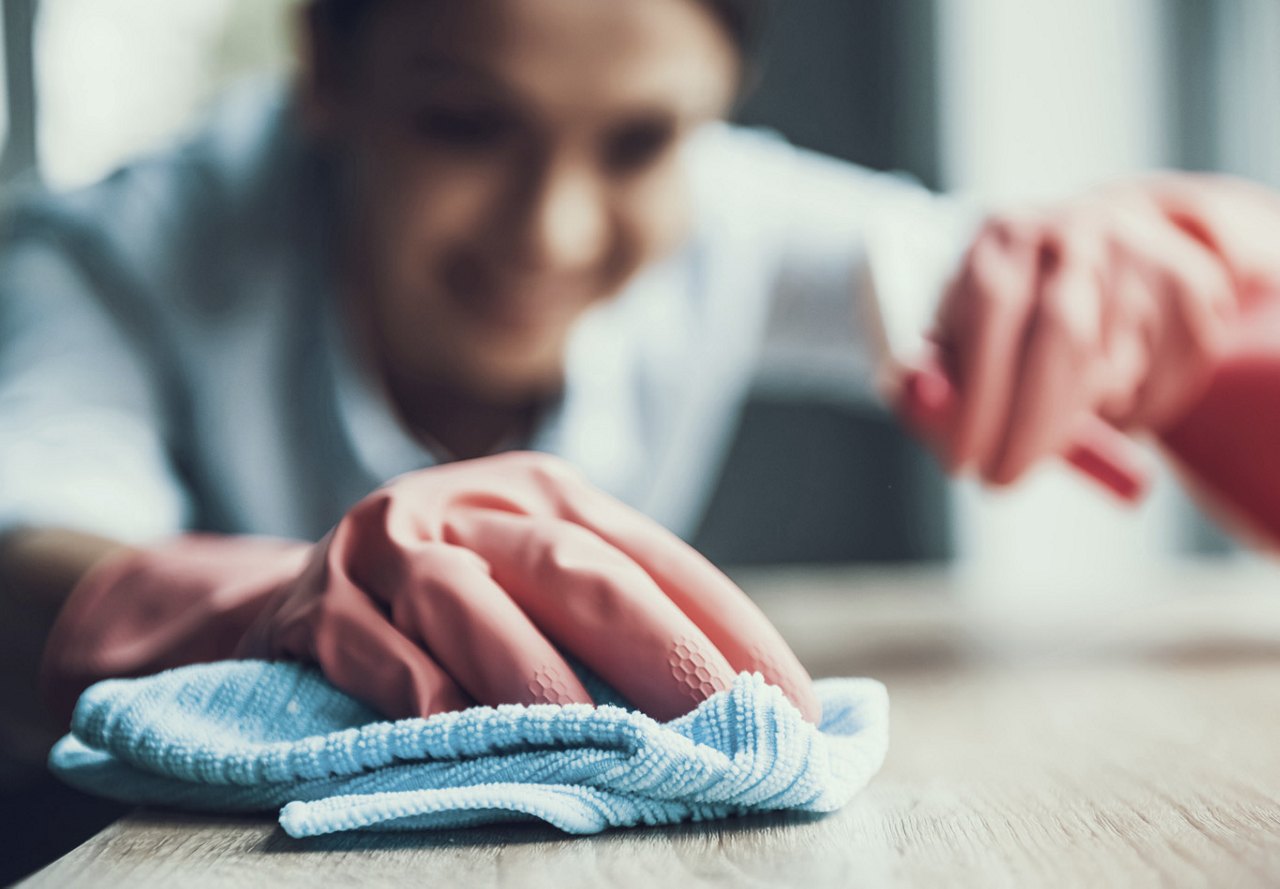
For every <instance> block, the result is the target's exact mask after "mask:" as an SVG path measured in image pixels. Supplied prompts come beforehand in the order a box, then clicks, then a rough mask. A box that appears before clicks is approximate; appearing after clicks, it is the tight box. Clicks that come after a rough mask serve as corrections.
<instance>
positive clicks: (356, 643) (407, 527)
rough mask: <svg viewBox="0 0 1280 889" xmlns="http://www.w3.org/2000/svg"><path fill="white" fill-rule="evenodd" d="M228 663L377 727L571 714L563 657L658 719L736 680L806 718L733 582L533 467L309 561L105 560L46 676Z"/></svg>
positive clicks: (473, 466)
mask: <svg viewBox="0 0 1280 889" xmlns="http://www.w3.org/2000/svg"><path fill="white" fill-rule="evenodd" d="M233 655H235V656H252V657H285V658H292V659H298V660H303V661H308V662H314V663H316V664H318V665H319V667H320V669H321V670H322V671H323V672H324V674H325V675H326V676H327V677H328V678H329V680H330V681H331V682H333V683H334V684H335V685H337V686H338V687H339V688H342V689H344V690H345V691H347V692H349V693H350V694H352V695H354V696H355V697H358V698H360V699H362V700H364V701H366V702H367V703H369V704H370V705H371V706H373V707H374V708H375V709H377V710H379V711H380V712H382V713H383V714H385V715H387V716H389V717H405V716H425V715H429V714H432V713H437V712H441V711H447V710H456V709H460V708H463V707H467V706H470V705H471V704H473V703H477V702H478V703H482V704H499V703H524V704H532V703H540V702H553V703H571V702H582V703H586V702H589V701H590V697H589V696H588V695H587V692H586V691H585V690H584V689H583V687H582V685H581V684H580V683H579V681H578V680H577V678H576V677H575V675H574V673H573V671H572V669H571V668H570V667H569V666H568V664H567V663H566V662H565V660H564V655H570V656H572V657H574V658H576V659H578V660H579V661H581V662H582V663H583V664H585V665H586V666H587V667H588V668H590V669H591V670H592V671H594V672H595V673H596V674H597V675H599V676H600V677H601V678H602V679H604V680H605V681H606V682H607V683H609V684H610V685H612V686H613V687H614V688H615V689H616V690H618V691H619V692H620V693H621V694H622V695H623V696H624V697H626V698H627V699H628V700H630V701H631V702H632V703H634V704H635V705H636V706H638V707H639V708H640V709H642V710H644V711H645V712H647V713H649V714H650V715H652V716H654V717H656V718H659V719H669V718H672V717H675V716H678V715H680V714H682V713H685V712H687V711H689V710H691V709H692V708H693V707H694V706H696V705H697V704H698V703H699V702H700V701H702V700H704V699H705V698H707V697H708V696H709V695H711V694H713V693H714V692H716V691H719V690H722V689H724V688H727V687H728V686H729V685H730V684H731V682H732V681H733V677H734V676H735V675H736V674H737V673H738V672H739V671H742V670H748V671H757V670H758V671H760V672H761V673H763V674H764V676H765V677H766V679H768V680H769V681H770V682H773V683H775V684H776V685H778V686H780V687H781V688H782V689H783V691H784V692H785V693H786V694H787V695H788V696H789V697H790V698H791V700H792V701H793V702H794V703H795V704H796V705H797V706H798V707H799V708H800V710H801V712H802V713H803V714H804V715H805V717H806V718H807V719H809V720H811V721H816V720H817V718H818V716H819V714H820V709H819V705H818V702H817V698H816V697H815V695H814V692H813V688H812V685H811V682H810V680H809V677H808V675H807V674H806V672H805V670H804V668H803V667H801V666H800V663H799V661H798V660H797V659H796V657H795V655H794V654H793V653H792V652H791V650H790V649H789V648H788V647H787V645H786V643H785V642H784V641H783V640H782V638H781V637H780V636H779V635H778V633H777V631H776V630H775V629H774V628H773V627H772V625H771V624H770V623H769V622H768V620H767V619H766V618H765V617H764V615H763V614H762V613H761V612H760V611H759V609H758V608H756V606H755V605H754V604H752V602H751V601H750V600H749V599H748V598H747V597H746V596H745V595H744V594H743V593H742V591H741V590H739V589H738V588H737V586H735V585H734V584H733V583H732V582H731V581H730V580H729V579H728V578H727V577H725V576H724V575H723V574H722V573H720V572H719V571H718V570H717V569H716V568H715V567H713V566H712V565H711V564H710V563H709V562H707V561H706V560H705V559H703V558H702V557H701V556H700V555H698V554H697V553H696V552H695V551H694V550H693V549H691V548H690V547H689V546H687V545H686V544H684V543H683V542H682V541H680V540H679V539H678V538H677V537H675V536H674V535H672V534H671V533H669V532H668V531H666V530H664V529H662V528H661V527H659V526H658V525H656V524H655V523H653V522H652V521H650V520H648V519H647V518H645V517H643V516H641V515H640V514H639V513H636V512H634V511H632V510H630V509H628V508H627V507H625V506H623V505H622V504H620V503H618V502H617V501H615V500H613V499H611V498H609V497H607V496H606V495H604V494H602V493H600V492H599V491H597V490H595V489H594V488H592V487H591V486H590V485H588V484H587V483H586V481H585V480H584V479H583V478H582V477H581V476H580V475H579V474H578V473H577V472H576V471H575V470H574V469H572V468H571V467H570V466H569V465H568V464H566V463H564V462H563V461H560V460H557V459H555V458H551V457H547V456H544V455H539V454H525V453H520V454H504V455H501V456H497V457H489V458H485V459H482V460H471V461H466V462H462V463H456V464H451V465H447V466H442V467H437V468H434V469H428V470H424V471H422V472H418V473H413V474H410V475H407V476H404V477H402V478H400V479H398V480H396V481H394V482H392V483H391V484H389V485H388V486H386V487H385V488H382V489H381V490H379V491H376V492H374V493H373V494H371V495H370V496H369V497H367V498H365V499H364V500H363V501H361V502H360V503H359V504H357V505H356V506H355V507H354V508H353V509H352V510H351V511H350V512H349V513H348V514H347V515H346V516H345V517H344V518H343V519H342V521H340V522H339V523H338V525H337V526H336V527H335V528H334V530H333V531H332V532H331V533H330V534H329V535H328V536H327V537H326V538H325V539H324V540H322V541H321V542H320V543H318V544H315V545H313V546H312V545H306V544H297V543H288V542H279V541H261V540H253V539H246V538H232V537H227V538H185V539H182V540H179V541H177V542H176V543H174V544H172V545H170V546H167V547H159V548H156V549H151V550H144V551H136V552H132V553H130V554H129V555H128V556H125V557H123V558H120V559H115V560H109V561H108V562H107V563H106V564H104V565H102V566H100V567H99V568H97V569H95V570H93V571H91V572H90V574H89V576H88V577H87V578H86V579H85V580H84V581H82V583H81V584H80V585H79V586H78V587H77V589H76V590H75V591H74V592H73V594H72V596H71V598H70V599H69V600H68V603H67V605H66V607H65V609H64V611H63V613H62V614H61V615H60V617H59V620H58V624H57V626H56V627H55V629H54V631H53V633H52V634H51V636H50V641H49V645H48V648H47V654H46V663H45V676H46V681H47V684H48V685H49V687H50V690H51V692H52V693H53V695H54V696H55V697H58V698H61V700H62V701H63V702H64V703H65V702H66V700H67V699H68V697H73V696H74V694H75V693H78V691H79V690H80V689H82V688H83V687H84V686H85V685H87V684H88V683H89V682H92V681H94V680H95V679H97V678H103V677H105V676H110V675H131V674H138V673H143V672H152V671H154V670H157V669H163V668H165V667H169V666H174V665H176V664H179V663H191V662H196V661H204V660H212V659H217V658H220V657H229V656H233Z"/></svg>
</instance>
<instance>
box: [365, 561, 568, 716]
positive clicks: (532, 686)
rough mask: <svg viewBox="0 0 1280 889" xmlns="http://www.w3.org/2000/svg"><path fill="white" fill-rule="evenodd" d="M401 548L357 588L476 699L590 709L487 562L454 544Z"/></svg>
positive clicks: (367, 572)
mask: <svg viewBox="0 0 1280 889" xmlns="http://www.w3.org/2000/svg"><path fill="white" fill-rule="evenodd" d="M396 542H397V544H398V545H397V546H396V547H395V548H393V549H392V550H391V551H390V552H387V553H383V554H380V555H379V556H378V558H377V559H376V564H375V565H374V566H371V567H370V569H367V570H362V571H361V577H359V578H358V581H359V582H360V583H361V585H362V586H363V587H364V588H366V589H367V590H369V593H370V595H372V596H373V597H374V598H376V599H378V600H379V601H380V602H382V603H383V604H384V605H386V607H387V608H388V609H389V610H390V614H391V621H392V623H393V624H394V625H395V626H396V628H397V629H398V630H400V632H401V633H403V634H404V635H405V636H407V637H409V638H410V639H411V640H413V641H414V642H416V643H418V644H419V645H420V646H422V648H424V649H425V650H426V651H428V652H430V653H431V656H432V657H433V658H434V659H435V660H436V661H437V662H438V663H439V664H440V665H441V666H443V667H444V669H445V670H447V671H448V672H449V674H450V675H451V676H452V677H453V678H454V680H455V681H456V682H457V683H458V685H460V686H461V687H462V688H463V689H464V690H465V691H466V692H467V693H468V694H469V695H470V696H471V697H473V698H475V699H476V700H477V701H479V702H480V703H482V704H488V705H497V704H590V703H591V696H590V695H589V694H588V693H587V691H586V689H585V688H583V687H582V683H581V682H579V681H578V678H577V676H575V675H574V673H573V670H572V668H570V667H569V665H568V664H567V663H565V661H564V658H563V657H561V656H560V654H559V653H558V652H557V651H556V649H555V648H554V647H553V646H552V644H551V643H550V642H549V641H548V640H547V638H546V637H545V636H544V635H542V633H541V632H540V631H539V630H538V628H537V627H535V626H534V625H533V624H532V623H531V622H530V620H529V618H528V617H527V616H526V615H525V613H524V612H523V611H522V610H521V609H520V606H518V605H517V604H516V603H515V602H514V601H512V599H511V597H510V596H508V595H507V593H506V591H505V590H503V589H502V587H500V586H499V585H498V584H497V583H495V582H494V580H493V578H492V577H490V575H489V565H488V564H487V563H486V562H485V561H484V560H483V559H481V558H480V557H479V556H477V555H476V554H475V553H474V552H472V551H470V550H467V549H463V548H461V547H457V546H452V545H450V544H447V543H436V542H429V541H418V540H399V541H396ZM366 561H367V560H366Z"/></svg>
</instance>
